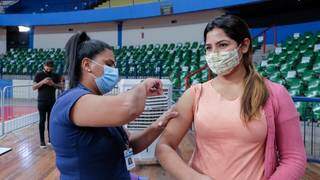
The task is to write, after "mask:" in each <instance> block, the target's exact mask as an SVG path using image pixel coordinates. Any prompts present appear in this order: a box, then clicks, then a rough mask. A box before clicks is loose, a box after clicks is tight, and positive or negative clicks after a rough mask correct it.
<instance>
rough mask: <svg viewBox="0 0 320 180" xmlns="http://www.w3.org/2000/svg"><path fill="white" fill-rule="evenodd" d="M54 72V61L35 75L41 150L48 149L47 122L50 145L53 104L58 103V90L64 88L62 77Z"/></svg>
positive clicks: (47, 62) (45, 64)
mask: <svg viewBox="0 0 320 180" xmlns="http://www.w3.org/2000/svg"><path fill="white" fill-rule="evenodd" d="M53 71H54V63H53V61H51V60H48V61H46V62H45V63H44V66H43V70H42V71H41V72H38V73H37V74H36V75H35V77H34V85H33V87H32V89H33V90H38V110H39V116H40V122H39V134H40V147H41V148H46V142H45V137H44V132H45V123H46V121H47V130H48V143H49V144H50V136H49V124H50V123H49V119H50V112H51V109H52V107H53V104H54V103H55V101H56V90H57V89H61V88H62V85H61V84H60V80H61V77H60V76H59V75H58V74H56V73H54V72H53Z"/></svg>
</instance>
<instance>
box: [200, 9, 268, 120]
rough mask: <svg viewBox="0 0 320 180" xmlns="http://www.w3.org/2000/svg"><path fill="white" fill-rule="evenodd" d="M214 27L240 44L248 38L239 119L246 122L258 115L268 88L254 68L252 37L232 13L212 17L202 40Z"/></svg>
mask: <svg viewBox="0 0 320 180" xmlns="http://www.w3.org/2000/svg"><path fill="white" fill-rule="evenodd" d="M214 28H220V29H222V30H223V31H224V32H225V33H226V35H227V36H228V37H229V38H231V39H233V40H234V41H236V42H237V44H238V45H239V44H241V43H242V42H243V40H244V39H245V38H248V39H249V40H250V45H249V49H248V52H246V53H245V54H243V58H242V63H243V65H244V67H245V70H246V75H245V80H244V92H243V95H242V98H241V110H240V115H241V119H242V120H243V121H244V122H245V123H247V122H249V121H251V120H252V119H254V118H256V117H259V116H260V115H261V114H260V110H261V108H262V107H263V106H264V105H265V103H266V102H267V99H268V97H269V93H268V89H267V87H266V84H265V83H264V80H263V77H262V76H261V75H260V74H259V73H258V72H257V71H256V70H255V67H254V64H253V60H252V53H253V52H252V44H251V42H252V38H251V36H250V32H249V27H248V25H247V23H245V22H244V21H243V20H242V19H241V18H239V17H237V16H234V15H222V16H219V17H216V18H215V19H213V20H212V21H211V22H210V23H208V25H207V26H206V28H205V30H204V41H205V42H206V40H207V33H208V32H210V31H212V30H213V29H214Z"/></svg>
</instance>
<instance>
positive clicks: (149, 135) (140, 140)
mask: <svg viewBox="0 0 320 180" xmlns="http://www.w3.org/2000/svg"><path fill="white" fill-rule="evenodd" d="M162 131H163V129H162V128H160V127H158V126H156V125H154V124H152V125H151V126H149V127H148V128H147V129H145V130H143V131H142V132H140V133H135V134H131V136H130V140H129V141H130V146H131V147H132V149H133V152H134V153H135V154H137V153H139V152H141V151H143V150H144V149H146V148H147V147H148V146H149V145H150V144H151V143H152V142H154V141H155V140H156V139H157V137H159V135H160V134H161V132H162Z"/></svg>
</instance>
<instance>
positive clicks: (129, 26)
mask: <svg viewBox="0 0 320 180" xmlns="http://www.w3.org/2000/svg"><path fill="white" fill-rule="evenodd" d="M221 14H224V11H222V10H210V11H203V12H197V13H190V14H183V15H174V16H164V17H155V18H148V19H142V20H130V21H125V22H124V24H123V39H122V44H123V45H139V44H150V43H159V44H163V43H171V42H186V41H203V30H204V28H205V26H206V25H207V23H208V22H209V21H210V20H211V19H212V18H213V17H214V16H217V15H221ZM172 20H176V21H177V23H171V21H172ZM142 33H144V38H142V35H141V34H142Z"/></svg>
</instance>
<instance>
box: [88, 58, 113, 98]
mask: <svg viewBox="0 0 320 180" xmlns="http://www.w3.org/2000/svg"><path fill="white" fill-rule="evenodd" d="M91 62H93V63H95V64H97V65H99V66H100V67H103V75H102V76H100V77H96V76H95V75H94V74H92V75H93V76H94V77H95V82H96V84H97V87H98V89H99V91H100V93H101V94H106V93H108V92H109V91H111V90H112V89H113V88H114V87H115V86H116V84H117V83H118V80H119V71H118V69H117V68H113V67H109V66H107V65H101V64H99V63H96V62H95V61H92V60H91Z"/></svg>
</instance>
